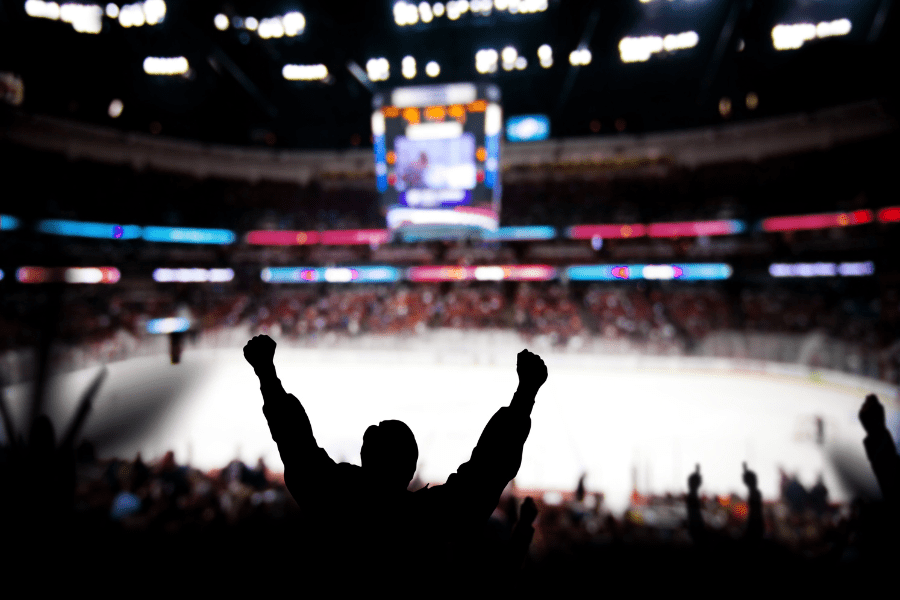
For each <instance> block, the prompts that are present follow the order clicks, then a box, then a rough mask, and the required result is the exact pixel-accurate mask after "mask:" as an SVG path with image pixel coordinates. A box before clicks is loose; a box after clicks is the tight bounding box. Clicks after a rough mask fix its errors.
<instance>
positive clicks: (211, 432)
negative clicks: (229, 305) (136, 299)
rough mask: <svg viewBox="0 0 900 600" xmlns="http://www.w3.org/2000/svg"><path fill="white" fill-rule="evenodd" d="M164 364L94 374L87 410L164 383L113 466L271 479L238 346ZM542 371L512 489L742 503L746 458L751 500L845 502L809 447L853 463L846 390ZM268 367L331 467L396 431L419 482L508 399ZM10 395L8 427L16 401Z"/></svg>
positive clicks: (486, 380) (495, 376)
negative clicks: (410, 435) (725, 498)
mask: <svg viewBox="0 0 900 600" xmlns="http://www.w3.org/2000/svg"><path fill="white" fill-rule="evenodd" d="M167 359H168V357H165V356H158V357H149V358H140V359H133V360H128V361H123V362H119V363H114V364H112V365H110V366H109V369H110V372H109V377H108V379H107V381H106V382H105V383H104V386H103V388H102V391H101V393H100V394H99V396H98V398H97V402H96V405H95V407H94V409H93V410H94V412H95V413H96V414H102V412H103V411H104V410H105V409H106V408H108V407H110V406H112V405H113V404H116V405H118V406H119V407H120V408H121V406H122V405H123V404H127V403H128V402H131V401H134V402H138V401H139V400H137V399H135V400H132V398H138V397H139V396H140V395H141V390H142V389H144V388H151V387H153V386H169V387H170V388H171V389H173V390H175V391H174V392H173V394H175V395H176V397H174V398H172V404H171V406H170V408H169V409H168V410H167V413H166V414H165V415H164V418H163V419H162V420H161V422H160V423H159V424H158V426H156V428H155V430H154V431H153V432H152V434H150V435H145V436H142V437H141V436H139V437H137V438H135V439H132V440H130V441H126V442H123V443H122V444H121V445H120V446H118V447H117V448H116V453H117V454H119V455H120V456H125V457H131V456H134V454H135V453H136V452H138V451H140V452H141V453H142V455H143V456H144V457H145V458H148V459H152V458H154V457H157V456H159V455H161V454H162V453H163V452H165V451H166V450H169V449H171V450H174V452H175V454H176V459H177V460H179V461H188V460H189V461H190V463H191V464H192V465H194V466H197V467H199V468H202V469H210V468H216V467H223V466H224V465H225V464H227V463H228V461H230V460H231V459H233V458H235V457H238V458H241V459H242V460H244V461H245V462H248V463H251V464H252V463H254V462H255V461H256V460H257V459H258V458H260V457H262V458H263V459H264V460H265V461H266V463H267V464H268V465H269V466H270V468H272V469H274V470H280V469H281V468H282V466H283V465H282V463H281V460H280V458H279V456H278V451H277V448H276V446H275V443H274V442H273V441H272V439H271V437H270V435H269V431H268V428H267V425H266V422H265V419H264V417H263V413H262V410H261V407H262V397H261V394H260V391H259V388H258V383H257V380H256V378H255V376H254V373H253V370H252V369H251V368H250V367H249V366H248V365H247V363H246V362H245V361H244V359H243V356H242V355H241V352H240V350H239V349H238V350H235V349H228V350H225V349H218V350H188V351H185V354H184V358H183V361H182V363H181V364H179V365H171V364H169V363H168V360H167ZM547 363H548V367H549V372H550V375H549V379H548V381H547V383H546V385H545V386H544V388H543V389H542V390H541V391H540V393H539V395H538V398H537V403H536V405H535V408H534V412H533V413H532V429H531V434H530V435H529V437H528V441H527V443H526V444H525V452H524V458H523V461H522V467H521V469H520V471H519V474H518V477H517V478H516V484H517V486H518V487H520V488H526V489H543V490H546V489H556V490H571V489H573V488H574V486H575V484H576V482H577V480H578V477H579V475H580V474H581V473H586V474H587V480H586V484H587V487H588V489H589V491H603V492H604V493H605V495H606V499H607V504H608V505H609V507H610V508H612V509H614V510H621V509H622V508H624V507H625V506H626V504H627V502H628V496H629V494H630V493H631V491H632V489H633V486H635V485H636V486H637V489H638V490H639V491H640V492H642V493H646V492H667V491H673V492H679V491H683V490H684V488H685V481H686V478H687V476H688V475H689V474H690V472H691V471H693V469H694V465H695V464H697V463H699V464H700V465H701V469H702V475H703V490H704V491H705V492H706V493H721V494H725V493H732V492H734V493H738V494H741V495H743V494H744V492H745V490H744V489H743V484H742V483H741V473H742V471H741V463H742V462H743V461H747V463H748V465H749V466H750V468H752V469H754V470H755V471H756V472H757V474H758V476H759V481H760V488H761V490H762V493H763V495H764V497H768V498H773V497H775V496H777V494H778V485H779V472H778V469H779V467H781V468H784V469H785V470H786V471H787V472H789V473H796V474H798V475H799V477H800V479H801V481H803V482H804V483H805V484H807V485H811V484H812V483H813V482H814V481H815V479H816V477H817V476H818V475H819V474H822V476H823V477H824V480H825V484H826V485H827V486H828V487H829V490H830V491H831V496H832V498H833V499H835V500H847V499H848V498H847V497H846V491H845V490H843V489H842V488H841V484H840V482H839V480H838V478H837V476H836V475H835V473H834V472H833V469H832V467H831V465H830V461H829V460H828V458H827V452H825V451H824V450H825V449H827V448H829V447H831V448H834V447H838V446H840V447H844V448H846V449H848V451H849V452H851V453H854V460H855V461H857V462H858V463H859V464H865V462H864V461H865V456H864V454H863V447H862V439H863V437H864V432H863V429H862V427H861V426H860V425H859V422H858V418H857V412H858V410H859V406H860V404H861V402H862V399H863V397H864V395H865V393H867V391H868V390H865V389H863V388H862V387H852V386H850V387H845V386H839V385H835V384H828V383H821V382H819V383H816V382H814V381H811V380H809V379H804V378H800V377H790V376H773V375H765V374H738V373H737V372H734V371H730V372H728V371H715V370H681V371H673V370H662V369H657V370H653V369H638V368H622V367H613V366H611V364H610V363H609V362H608V361H604V359H603V358H601V357H598V358H597V360H596V365H595V366H591V367H585V366H584V365H583V364H582V365H581V366H577V367H576V366H572V365H571V364H568V365H567V364H566V362H565V361H564V360H562V359H560V360H556V359H555V358H554V357H552V356H548V357H547ZM276 366H277V368H278V373H279V376H280V377H281V380H282V382H283V384H284V387H285V389H286V390H287V391H289V392H292V393H293V394H295V395H296V396H297V397H298V398H299V399H300V400H301V401H302V402H303V404H304V406H305V407H306V410H307V412H308V414H309V417H310V420H311V421H312V425H313V431H314V433H315V435H316V438H317V440H318V443H319V445H320V446H322V447H323V448H325V449H326V450H327V451H328V453H329V454H330V455H331V456H332V458H334V459H336V460H345V461H348V462H353V463H356V464H359V449H360V445H361V443H362V435H363V432H364V431H365V429H366V427H368V426H369V425H371V424H374V423H378V422H379V421H382V420H385V419H400V420H403V421H405V422H406V423H407V424H408V425H409V426H410V427H411V428H412V430H413V432H414V433H415V434H416V438H417V440H418V444H419V460H420V467H419V476H420V478H421V479H422V480H423V481H430V482H434V483H439V482H442V481H444V480H446V477H447V476H448V475H449V474H450V473H452V472H453V471H454V470H455V469H456V468H457V466H458V465H460V464H461V463H463V462H465V461H466V460H467V459H468V458H469V455H470V453H471V450H472V448H473V447H474V445H475V443H476V441H477V440H478V437H479V435H480V433H481V431H482V429H483V427H484V425H485V424H486V423H487V421H488V419H490V417H491V415H492V414H493V413H494V412H495V411H496V410H497V409H498V408H499V407H501V406H504V405H506V404H507V403H508V402H509V400H510V398H511V397H512V394H513V392H514V391H515V388H516V371H515V354H510V356H509V357H508V360H500V361H498V362H497V364H480V365H479V364H472V363H471V362H470V363H468V364H465V363H462V362H460V361H456V363H449V364H448V363H447V362H446V361H444V363H443V364H439V363H437V362H435V361H433V360H432V361H419V362H418V363H414V362H413V363H410V362H405V361H398V360H393V359H392V358H391V356H390V355H389V354H387V353H380V354H379V353H369V354H359V353H357V354H347V353H340V352H332V353H330V352H328V351H310V350H300V349H290V348H284V349H281V348H279V351H278V354H277V356H276ZM96 372H97V370H96V369H91V370H86V371H81V372H77V373H74V374H70V375H67V376H65V377H64V378H63V380H64V381H65V382H66V383H65V384H62V383H59V382H57V384H56V385H54V386H53V387H52V389H51V397H53V396H55V397H56V401H57V402H61V403H63V404H67V405H69V406H70V407H71V406H73V405H74V402H75V397H73V396H77V394H72V393H71V390H78V393H80V390H82V389H84V387H85V386H86V385H87V383H88V381H89V380H90V378H91V376H92V375H93V374H94V373H96ZM179 382H180V383H179ZM185 382H186V383H185ZM63 390H69V391H68V392H66V393H64V392H63ZM11 392H12V393H11V394H9V397H10V400H11V401H12V404H14V405H15V406H14V410H15V411H16V413H17V414H19V415H21V414H22V405H23V398H24V396H25V393H26V392H25V389H24V388H23V387H22V386H20V387H19V388H18V389H16V390H11ZM888 401H889V402H893V399H888ZM817 416H818V417H821V418H822V419H823V420H824V422H825V437H826V445H825V446H824V447H823V446H818V445H816V443H815V418H816V417H817ZM92 418H93V416H92ZM90 431H91V427H88V428H87V433H88V435H89V434H90Z"/></svg>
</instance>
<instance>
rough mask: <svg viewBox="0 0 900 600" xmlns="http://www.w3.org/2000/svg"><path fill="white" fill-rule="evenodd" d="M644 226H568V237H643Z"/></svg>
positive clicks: (644, 233)
mask: <svg viewBox="0 0 900 600" xmlns="http://www.w3.org/2000/svg"><path fill="white" fill-rule="evenodd" d="M644 235H646V228H645V227H644V226H643V225H641V224H639V223H632V224H625V225H575V226H574V227H570V228H569V238H571V239H573V240H589V239H591V238H593V237H595V236H599V237H601V238H603V239H626V238H633V237H643V236H644Z"/></svg>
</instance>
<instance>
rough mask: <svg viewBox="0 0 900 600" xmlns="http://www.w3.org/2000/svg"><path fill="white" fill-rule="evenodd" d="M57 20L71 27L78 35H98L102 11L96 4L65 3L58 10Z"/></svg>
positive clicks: (101, 25)
mask: <svg viewBox="0 0 900 600" xmlns="http://www.w3.org/2000/svg"><path fill="white" fill-rule="evenodd" d="M59 20H60V21H63V22H64V23H69V24H70V25H72V29H74V30H75V31H77V32H78V33H100V31H101V30H102V29H103V9H102V8H100V7H99V6H98V5H96V4H74V3H72V2H66V3H65V4H63V5H62V6H61V7H60V8H59Z"/></svg>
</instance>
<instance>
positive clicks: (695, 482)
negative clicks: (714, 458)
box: [687, 465, 707, 545]
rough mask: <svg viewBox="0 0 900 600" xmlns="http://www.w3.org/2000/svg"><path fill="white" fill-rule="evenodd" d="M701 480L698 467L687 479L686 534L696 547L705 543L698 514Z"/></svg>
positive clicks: (703, 529)
mask: <svg viewBox="0 0 900 600" xmlns="http://www.w3.org/2000/svg"><path fill="white" fill-rule="evenodd" d="M702 483H703V478H702V477H701V476H700V465H697V468H696V469H695V470H694V472H693V473H691V474H690V476H689V477H688V495H687V512H688V533H690V535H691V539H692V540H694V543H695V544H697V545H702V544H705V543H706V541H707V540H706V529H705V527H704V526H703V514H702V513H701V512H700V495H699V494H698V491H699V490H700V485H701V484H702Z"/></svg>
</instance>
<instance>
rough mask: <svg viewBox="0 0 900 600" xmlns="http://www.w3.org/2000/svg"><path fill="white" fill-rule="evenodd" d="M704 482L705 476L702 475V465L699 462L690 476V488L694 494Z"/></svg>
mask: <svg viewBox="0 0 900 600" xmlns="http://www.w3.org/2000/svg"><path fill="white" fill-rule="evenodd" d="M702 484H703V477H701V476H700V465H699V464H698V465H697V468H696V469H695V470H694V472H693V473H691V474H690V476H689V477H688V489H689V490H690V492H691V493H692V494H696V493H697V490H699V489H700V486H701V485H702Z"/></svg>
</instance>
